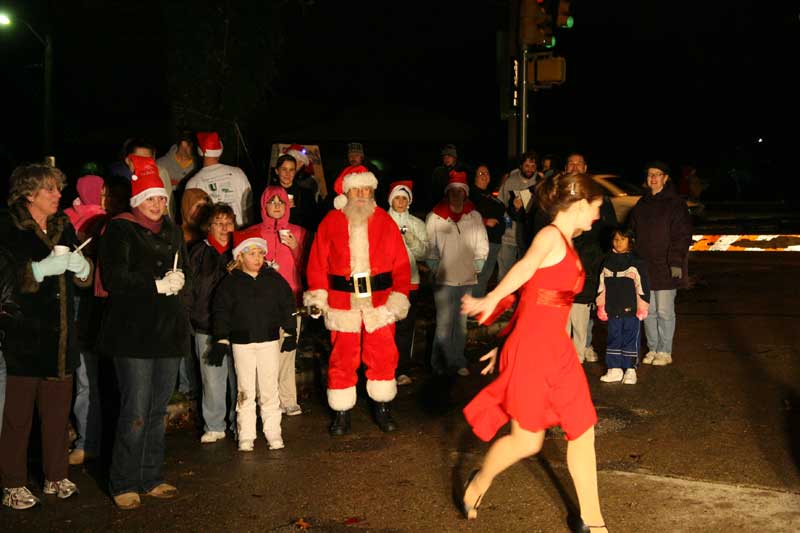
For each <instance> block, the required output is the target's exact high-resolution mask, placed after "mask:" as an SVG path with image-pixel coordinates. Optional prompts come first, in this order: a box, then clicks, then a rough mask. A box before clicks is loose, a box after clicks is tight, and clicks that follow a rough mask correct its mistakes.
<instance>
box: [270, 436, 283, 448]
mask: <svg viewBox="0 0 800 533" xmlns="http://www.w3.org/2000/svg"><path fill="white" fill-rule="evenodd" d="M268 442H269V449H270V450H282V449H283V448H284V444H283V439H272V440H271V441H268Z"/></svg>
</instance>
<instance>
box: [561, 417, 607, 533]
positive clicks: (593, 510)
mask: <svg viewBox="0 0 800 533" xmlns="http://www.w3.org/2000/svg"><path fill="white" fill-rule="evenodd" d="M567 466H568V467H569V474H570V475H571V476H572V483H573V484H574V485H575V492H576V493H577V495H578V505H579V506H580V509H581V518H582V519H583V522H584V523H585V524H586V525H587V526H600V525H603V524H605V521H604V520H603V514H602V513H601V512H600V496H599V495H598V491H597V459H596V457H595V453H594V426H592V427H591V428H589V429H587V430H586V431H585V432H584V433H583V435H581V436H580V437H578V438H577V439H575V440H571V441H569V442H568V443H567ZM592 531H598V532H602V531H606V529H605V528H592Z"/></svg>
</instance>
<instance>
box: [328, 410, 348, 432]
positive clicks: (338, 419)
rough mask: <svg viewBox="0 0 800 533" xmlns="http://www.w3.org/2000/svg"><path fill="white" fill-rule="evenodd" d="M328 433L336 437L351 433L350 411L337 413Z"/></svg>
mask: <svg viewBox="0 0 800 533" xmlns="http://www.w3.org/2000/svg"><path fill="white" fill-rule="evenodd" d="M328 431H329V432H330V434H331V435H332V436H334V437H341V436H342V435H347V434H348V433H350V411H336V413H335V414H334V417H333V422H331V427H330V429H329V430H328Z"/></svg>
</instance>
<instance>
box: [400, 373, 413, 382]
mask: <svg viewBox="0 0 800 533" xmlns="http://www.w3.org/2000/svg"><path fill="white" fill-rule="evenodd" d="M413 381H414V380H412V379H411V378H410V377H408V376H406V375H405V374H400V375H399V376H397V384H398V385H411V383H413Z"/></svg>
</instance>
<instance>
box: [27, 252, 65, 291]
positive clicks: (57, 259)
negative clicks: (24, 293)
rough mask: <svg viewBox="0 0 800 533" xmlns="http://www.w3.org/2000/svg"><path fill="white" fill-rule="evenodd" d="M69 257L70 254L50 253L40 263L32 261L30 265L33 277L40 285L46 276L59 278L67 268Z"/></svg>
mask: <svg viewBox="0 0 800 533" xmlns="http://www.w3.org/2000/svg"><path fill="white" fill-rule="evenodd" d="M69 256H70V254H63V255H56V254H55V253H53V252H50V255H48V256H47V257H45V258H44V259H42V260H41V261H33V262H32V263H31V270H32V271H33V277H34V278H35V279H36V281H37V282H39V283H41V282H42V280H43V279H44V278H46V277H47V276H60V275H61V274H63V273H64V272H65V271H66V270H67V267H68V266H69Z"/></svg>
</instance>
